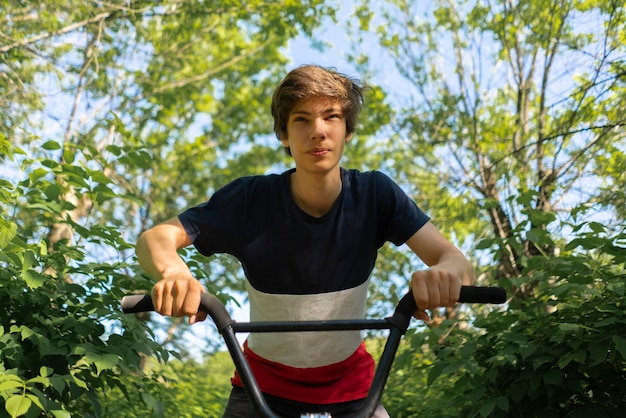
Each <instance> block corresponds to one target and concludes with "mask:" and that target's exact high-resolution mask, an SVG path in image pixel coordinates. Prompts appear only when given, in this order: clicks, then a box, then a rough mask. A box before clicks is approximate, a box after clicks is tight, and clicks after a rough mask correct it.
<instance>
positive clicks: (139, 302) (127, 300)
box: [122, 295, 154, 313]
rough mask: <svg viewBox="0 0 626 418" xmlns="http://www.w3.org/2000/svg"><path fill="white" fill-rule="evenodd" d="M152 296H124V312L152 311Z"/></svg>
mask: <svg viewBox="0 0 626 418" xmlns="http://www.w3.org/2000/svg"><path fill="white" fill-rule="evenodd" d="M152 311H154V306H153V305H152V298H151V297H150V295H132V296H124V297H123V298H122V312H124V313H140V312H152Z"/></svg>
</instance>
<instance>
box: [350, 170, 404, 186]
mask: <svg viewBox="0 0 626 418" xmlns="http://www.w3.org/2000/svg"><path fill="white" fill-rule="evenodd" d="M342 172H343V176H344V180H348V181H349V182H350V183H353V184H360V185H364V184H371V185H376V184H378V185H381V184H386V183H390V182H393V181H392V180H391V178H390V177H389V176H387V175H386V174H385V173H383V172H382V171H380V170H368V171H360V170H358V169H342Z"/></svg>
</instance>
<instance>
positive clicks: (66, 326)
mask: <svg viewBox="0 0 626 418" xmlns="http://www.w3.org/2000/svg"><path fill="white" fill-rule="evenodd" d="M44 149H47V150H52V151H54V150H56V149H58V147H55V146H53V144H47V145H46V147H45V148H44ZM12 154H13V155H22V154H23V153H22V152H21V151H20V150H18V149H14V150H13V153H12ZM23 164H24V165H23V166H22V167H23V168H24V171H22V172H18V173H16V177H18V180H17V181H8V180H3V192H2V193H1V194H0V208H1V209H2V212H1V213H2V216H1V217H0V237H1V240H0V249H1V250H2V251H1V253H0V266H1V268H0V396H1V398H0V401H1V402H2V410H0V416H7V415H6V414H8V416H11V417H18V416H27V417H29V416H41V413H42V412H43V413H44V414H46V416H51V417H59V418H65V417H70V416H84V417H87V416H100V412H99V411H100V409H101V405H100V404H99V402H98V400H97V396H96V395H97V393H98V391H99V390H101V389H102V388H103V387H104V386H106V385H113V384H116V383H117V382H118V381H119V377H120V376H121V375H124V374H129V373H135V372H137V371H138V370H139V368H140V363H141V361H142V358H143V357H144V356H146V355H152V354H159V355H160V356H164V355H165V354H166V353H165V352H164V351H163V350H162V349H161V348H160V347H159V346H158V345H156V344H155V343H154V342H153V341H152V340H151V339H150V338H148V337H147V336H146V333H145V327H143V326H141V325H140V324H138V323H136V322H133V321H129V318H126V317H124V316H123V315H121V313H120V312H119V299H120V298H121V296H122V295H123V293H124V289H127V290H132V289H136V288H138V287H139V288H141V287H143V288H145V287H146V286H147V285H148V283H145V282H143V281H142V280H131V279H130V276H131V275H134V273H133V270H134V267H133V266H132V265H129V264H128V263H126V262H125V261H124V260H125V258H126V257H127V256H126V255H125V253H126V252H127V251H128V250H129V249H130V248H131V245H130V244H129V243H128V242H126V241H125V240H124V239H123V237H122V235H121V234H120V232H118V231H117V230H116V229H115V228H112V227H108V228H107V227H103V226H102V225H99V224H95V225H89V224H82V225H79V224H77V223H75V222H73V221H72V220H71V219H70V218H69V217H68V218H66V219H65V224H66V225H67V226H68V227H72V228H73V229H74V231H75V234H74V237H75V239H76V241H77V243H76V244H74V245H71V243H70V242H68V241H66V240H61V241H58V242H57V243H56V244H55V245H54V246H53V247H50V246H49V245H48V244H49V241H48V239H47V236H46V235H45V233H44V232H45V228H46V226H47V224H48V223H49V222H51V220H52V219H53V218H55V217H61V216H62V215H63V214H66V213H67V211H68V210H71V209H73V207H74V205H73V204H72V203H70V202H68V201H64V200H62V198H61V196H62V194H61V193H60V191H61V190H62V189H63V188H66V187H73V188H74V190H75V191H76V193H77V194H78V195H83V194H84V195H90V196H92V197H93V201H94V202H95V203H96V204H100V203H102V199H101V197H102V196H107V195H108V196H109V198H110V197H111V194H112V192H111V191H110V189H109V188H108V186H107V185H109V184H110V180H109V179H107V178H106V177H104V176H102V173H101V172H99V171H95V170H92V169H90V168H88V167H85V166H80V165H73V164H64V163H61V164H59V163H53V162H52V161H51V160H42V161H41V165H39V164H37V163H36V162H35V161H32V160H29V159H26V160H24V161H23ZM19 176H24V177H23V179H19ZM61 179H63V181H61ZM99 196H100V197H99ZM23 210H25V211H23ZM96 249H99V251H102V250H105V251H106V252H108V253H109V254H108V255H107V256H105V257H99V258H95V254H96V253H97V252H94V250H96ZM100 254H101V256H102V255H104V252H102V253H100Z"/></svg>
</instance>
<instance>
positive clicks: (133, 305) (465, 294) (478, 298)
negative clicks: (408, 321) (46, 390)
mask: <svg viewBox="0 0 626 418" xmlns="http://www.w3.org/2000/svg"><path fill="white" fill-rule="evenodd" d="M505 301H506V291H505V290H504V289H503V288H501V287H482V286H462V287H461V294H460V296H459V303H494V304H499V303H504V302H505ZM198 310H199V311H204V312H206V313H207V314H209V316H210V317H211V319H213V322H214V323H215V326H216V327H217V329H218V330H220V331H221V330H222V329H224V328H225V327H227V326H229V325H232V324H233V323H235V321H234V320H233V319H232V318H231V316H230V314H229V313H228V311H227V310H226V307H225V306H224V304H223V303H222V302H221V301H220V300H219V299H218V298H217V297H216V296H214V295H212V294H210V293H203V294H202V295H201V297H200V306H199V307H198ZM416 310H417V304H416V303H415V299H414V298H413V294H412V292H411V291H410V290H409V292H408V293H407V294H405V295H404V297H403V298H402V299H401V300H400V302H399V303H398V305H397V307H396V313H397V314H401V315H402V316H406V317H409V318H410V317H411V316H412V315H413V313H414V312H415V311H416ZM122 311H123V312H124V313H139V312H151V311H154V306H153V304H152V298H151V297H150V295H132V296H124V298H123V299H122Z"/></svg>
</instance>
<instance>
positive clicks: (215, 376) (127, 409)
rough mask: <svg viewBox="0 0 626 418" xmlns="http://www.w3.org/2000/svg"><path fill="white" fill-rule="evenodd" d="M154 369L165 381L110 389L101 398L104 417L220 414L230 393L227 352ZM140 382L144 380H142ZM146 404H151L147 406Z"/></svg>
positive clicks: (230, 366) (230, 368) (184, 417)
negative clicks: (198, 361)
mask: <svg viewBox="0 0 626 418" xmlns="http://www.w3.org/2000/svg"><path fill="white" fill-rule="evenodd" d="M153 369H154V372H155V373H157V374H158V375H159V376H161V379H163V383H157V382H155V384H154V385H153V386H151V387H146V386H145V385H143V384H137V385H136V386H135V387H136V388H137V389H141V391H140V390H135V391H130V392H128V393H122V391H121V390H118V389H116V390H113V391H110V392H107V394H106V399H103V400H102V402H101V403H102V404H103V416H115V417H120V418H151V417H154V416H166V417H170V416H175V417H180V418H205V417H218V416H221V414H222V412H223V411H224V408H225V407H226V402H227V401H228V396H229V395H230V389H231V385H230V377H232V375H233V372H234V365H233V362H232V360H231V359H230V355H229V354H228V353H227V352H224V351H222V352H218V353H216V354H213V355H211V356H208V357H206V358H205V359H204V360H203V361H202V362H201V363H197V362H196V361H194V360H186V361H181V360H175V361H170V362H168V363H167V364H165V365H163V364H161V365H159V364H155V365H154V367H153ZM140 383H141V382H140ZM146 405H148V406H151V405H152V407H148V408H147V407H146Z"/></svg>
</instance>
